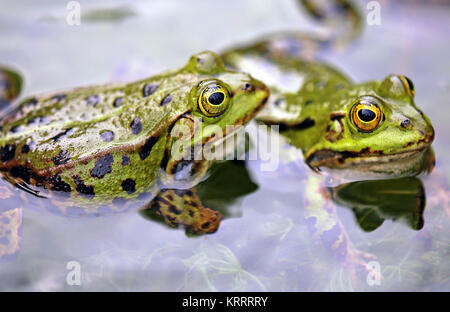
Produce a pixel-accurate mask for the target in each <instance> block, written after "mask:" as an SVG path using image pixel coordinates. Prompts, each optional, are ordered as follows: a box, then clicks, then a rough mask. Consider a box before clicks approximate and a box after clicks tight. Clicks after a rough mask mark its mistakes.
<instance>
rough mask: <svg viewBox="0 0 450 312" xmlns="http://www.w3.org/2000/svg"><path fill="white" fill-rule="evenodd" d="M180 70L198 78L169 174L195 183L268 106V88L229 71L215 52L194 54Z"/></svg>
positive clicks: (173, 143) (173, 136) (179, 124)
mask: <svg viewBox="0 0 450 312" xmlns="http://www.w3.org/2000/svg"><path fill="white" fill-rule="evenodd" d="M181 72H182V73H186V74H190V75H192V74H194V75H195V76H196V77H198V79H196V81H195V83H194V84H193V85H192V87H191V89H190V91H189V96H188V99H187V110H186V112H185V113H184V114H183V115H182V116H181V118H179V119H178V120H177V121H176V122H175V124H174V126H173V127H172V129H171V132H170V144H169V145H170V149H167V150H166V157H167V159H168V163H167V166H166V169H165V173H166V174H168V176H172V177H173V178H174V179H175V180H176V181H178V182H180V183H181V184H182V182H183V181H188V183H189V184H192V182H193V181H196V180H197V179H196V178H195V177H198V178H201V177H203V176H204V174H205V171H206V170H207V168H209V166H210V165H211V162H212V161H213V160H216V159H213V158H215V157H216V156H219V158H220V155H219V154H220V153H215V149H217V148H218V147H220V148H221V149H222V150H225V149H227V148H228V147H225V146H224V145H225V144H224V142H225V141H226V140H227V139H229V138H232V137H233V135H234V134H235V133H236V132H237V131H238V130H239V129H242V128H243V127H242V126H244V125H245V124H246V123H247V122H248V121H250V120H251V119H252V118H253V117H254V116H255V115H256V113H257V112H258V111H259V110H260V109H261V108H262V107H263V106H264V104H265V102H266V100H267V99H268V97H269V90H268V88H267V87H266V86H265V85H264V84H263V83H262V82H260V81H258V80H256V79H253V78H252V77H251V76H250V75H248V74H246V73H241V72H234V71H229V70H227V69H225V66H224V64H223V62H222V60H221V59H220V58H219V57H218V56H217V55H216V54H214V53H212V52H202V53H200V54H197V55H194V56H193V57H191V59H190V61H189V62H188V64H187V65H186V66H185V67H184V68H183V69H182V70H181ZM167 153H169V154H167ZM206 153H208V155H206ZM222 155H225V154H222ZM223 159H225V158H223ZM171 180H172V181H173V179H171ZM194 183H196V182H194ZM183 187H186V185H183Z"/></svg>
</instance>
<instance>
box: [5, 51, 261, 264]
mask: <svg viewBox="0 0 450 312" xmlns="http://www.w3.org/2000/svg"><path fill="white" fill-rule="evenodd" d="M3 77H5V78H4V80H5V81H7V82H8V85H16V84H14V83H10V82H14V78H15V76H12V75H10V73H9V72H7V71H4V76H3ZM5 85H6V84H5ZM16 93H17V92H16ZM5 94H7V93H6V92H5ZM8 94H9V93H8ZM11 98H12V97H11V96H10V97H4V99H5V101H9V100H11ZM267 98H268V89H267V88H266V87H265V85H264V84H262V83H261V82H259V81H257V80H255V79H253V78H251V77H250V76H249V75H247V74H244V73H239V72H232V71H228V70H225V67H224V65H223V63H222V61H221V60H220V59H219V58H218V56H217V55H215V54H214V53H212V52H203V53H200V54H197V55H194V56H192V57H191V59H190V61H189V62H188V63H187V65H186V66H185V67H183V68H182V69H180V70H178V71H169V72H167V73H164V74H161V75H159V76H154V77H151V78H148V79H145V80H141V81H138V82H134V83H130V84H126V85H106V86H93V87H86V88H79V89H75V90H71V91H67V92H64V93H58V94H50V95H42V96H37V97H32V98H28V99H25V100H24V101H23V102H21V103H20V104H19V105H18V106H17V107H15V108H12V109H11V110H10V111H9V112H7V113H6V114H4V115H3V116H2V118H1V122H0V126H1V135H0V170H1V174H2V177H3V179H5V180H6V181H8V182H10V183H11V185H14V186H16V187H18V188H20V189H22V190H25V191H27V192H28V193H33V194H34V195H37V196H39V197H45V198H47V199H49V200H46V201H45V203H43V205H44V206H48V205H49V203H51V204H52V205H51V206H52V207H51V208H50V209H51V210H52V211H56V212H60V213H62V214H64V215H74V214H75V215H87V214H94V215H101V214H106V213H109V212H113V211H122V210H124V209H127V208H130V207H139V206H142V205H144V204H145V203H149V202H150V204H149V209H153V210H154V211H155V212H156V213H158V214H160V215H161V216H162V217H163V218H164V219H165V221H166V222H167V223H168V224H170V225H173V226H178V225H185V226H186V227H187V228H188V229H189V230H190V231H192V232H194V233H209V232H214V231H215V230H216V229H217V227H218V224H219V222H220V215H219V214H218V213H217V212H216V211H214V210H211V209H208V208H206V207H204V206H203V205H202V204H201V202H200V201H199V198H198V196H197V195H196V193H195V189H192V187H194V186H195V185H196V184H197V183H198V182H199V181H201V179H202V178H203V177H204V175H205V173H206V171H207V169H208V168H209V167H210V165H211V163H212V160H206V159H205V158H204V157H195V158H194V157H190V158H189V157H182V156H188V155H187V154H189V155H190V154H191V153H192V150H193V148H194V146H198V145H200V146H205V145H209V146H214V145H215V144H222V143H223V141H224V140H225V139H226V137H227V135H228V136H230V135H233V132H232V133H227V131H231V130H230V129H232V128H230V127H229V126H239V125H244V124H246V123H247V122H248V121H249V120H251V119H252V118H253V117H254V115H255V114H256V113H257V112H258V111H259V110H260V109H261V108H262V107H263V105H264V104H265V102H266V100H267ZM200 119H201V121H202V122H200V121H199V120H200ZM180 125H182V126H184V127H185V128H184V130H186V129H187V130H191V131H185V132H184V133H183V129H182V128H179V129H178V131H176V132H174V131H175V129H177V128H176V127H177V126H180ZM209 125H215V127H214V128H212V127H209ZM199 127H201V128H199ZM197 128H199V129H197ZM218 129H219V130H220V133H217V131H218ZM186 133H187V134H190V135H191V136H188V137H186V136H180V134H183V135H184V134H186ZM198 134H200V135H198ZM180 140H183V143H184V145H185V146H188V147H189V148H185V149H183V150H182V151H179V150H178V149H172V146H174V144H176V143H177V142H178V143H180V142H179V141H180ZM183 152H185V153H187V154H186V155H184V154H180V153H183ZM189 159H192V160H189ZM197 159H199V160H197ZM169 188H171V189H169ZM2 190H3V192H2V195H1V196H2V197H7V196H8V194H12V192H9V193H8V190H7V189H6V185H5V186H2ZM155 196H156V197H155ZM152 199H153V200H152ZM34 202H36V201H35V200H31V201H30V200H29V201H28V202H27V206H28V205H30V206H31V205H33V204H34ZM38 204H42V201H39V203H38ZM180 204H181V206H180ZM2 208H3V207H2ZM9 208H13V207H9ZM11 211H12V210H11ZM11 211H6V212H5V211H2V212H3V214H2V217H1V218H2V221H4V222H0V224H1V226H0V237H1V242H2V244H0V248H1V249H0V256H1V255H2V254H7V253H10V254H11V253H13V252H14V251H15V250H16V249H17V248H18V246H17V239H10V238H11V236H17V234H15V233H17V231H18V229H17V225H18V224H20V220H17V219H19V218H20V213H17V212H16V213H13V212H11ZM11 218H13V219H14V221H11V222H8V219H9V220H11ZM11 232H12V233H11ZM8 234H9V235H10V237H8ZM4 242H6V243H5V244H3V243H4ZM11 244H12V246H11ZM5 246H6V247H5Z"/></svg>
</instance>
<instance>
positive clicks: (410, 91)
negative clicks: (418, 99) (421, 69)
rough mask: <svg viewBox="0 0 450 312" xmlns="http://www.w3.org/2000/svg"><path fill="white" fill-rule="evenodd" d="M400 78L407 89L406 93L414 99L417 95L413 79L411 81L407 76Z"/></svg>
mask: <svg viewBox="0 0 450 312" xmlns="http://www.w3.org/2000/svg"><path fill="white" fill-rule="evenodd" d="M398 77H399V78H400V80H401V81H402V84H403V86H404V87H405V89H406V91H407V92H408V94H409V95H410V96H411V97H414V94H416V90H415V89H414V84H413V82H412V81H411V79H409V78H408V77H406V76H402V75H400V76H398Z"/></svg>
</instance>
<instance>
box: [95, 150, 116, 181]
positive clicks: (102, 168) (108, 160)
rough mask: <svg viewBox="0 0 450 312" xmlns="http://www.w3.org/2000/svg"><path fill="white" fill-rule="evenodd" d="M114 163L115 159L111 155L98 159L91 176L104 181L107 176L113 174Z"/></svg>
mask: <svg viewBox="0 0 450 312" xmlns="http://www.w3.org/2000/svg"><path fill="white" fill-rule="evenodd" d="M113 162H114V157H113V156H112V155H111V154H107V155H105V156H102V157H100V158H98V159H97V160H96V161H95V166H94V168H93V169H92V170H91V176H92V177H94V178H98V179H102V178H103V177H104V176H105V175H106V174H108V173H111V171H112V163H113Z"/></svg>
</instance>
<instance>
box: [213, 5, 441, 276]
mask: <svg viewBox="0 0 450 312" xmlns="http://www.w3.org/2000/svg"><path fill="white" fill-rule="evenodd" d="M302 2H303V4H305V5H307V10H309V11H310V13H312V14H313V16H315V17H316V18H317V19H319V20H326V21H333V22H336V21H339V20H340V21H344V22H345V21H346V19H345V17H352V18H353V19H352V21H353V22H352V23H350V25H351V27H357V26H361V24H362V23H361V22H360V18H358V16H360V15H359V14H358V13H357V9H356V8H355V7H354V6H353V5H352V4H351V2H349V1H344V0H342V1H330V2H328V4H329V5H330V4H331V7H328V9H324V8H323V7H319V6H317V5H318V3H319V2H320V1H313V0H304V1H302ZM331 24H332V23H331ZM341 29H345V27H341ZM356 33H359V30H355V31H353V32H352V34H356ZM353 37H354V36H353V35H349V36H347V38H353ZM341 38H342V37H341ZM344 41H345V40H336V37H328V38H323V37H319V38H317V37H314V36H312V35H310V34H303V33H300V32H289V33H279V34H274V35H269V36H266V37H264V38H262V39H260V40H257V41H256V43H252V44H246V45H243V46H239V47H236V48H232V49H228V50H225V51H224V52H223V53H222V54H221V56H222V58H223V60H224V62H225V64H226V65H227V66H228V67H229V68H232V69H235V70H240V71H244V72H248V73H250V74H251V75H253V76H254V77H255V78H257V79H260V80H262V81H263V82H264V83H266V84H267V86H268V87H269V88H270V92H271V94H270V97H269V100H268V104H267V105H266V106H265V108H264V109H263V110H262V111H261V112H260V113H258V115H257V116H256V117H255V119H256V120H257V121H258V122H260V123H263V124H266V125H278V126H279V132H280V135H281V136H282V138H283V139H284V140H286V141H287V143H289V144H290V145H292V146H294V147H295V148H297V149H300V150H301V152H302V154H303V160H304V163H305V164H306V165H307V166H308V167H309V168H311V169H312V170H313V171H314V172H316V173H320V174H321V175H317V174H309V173H307V171H310V170H303V169H302V168H301V167H300V169H299V168H298V167H297V169H296V172H292V170H291V168H292V167H289V171H290V172H289V173H288V175H291V176H292V175H294V176H297V177H298V179H301V177H302V176H304V175H306V176H307V177H306V180H307V182H306V187H305V195H304V199H305V202H304V203H303V211H304V217H305V220H306V222H307V223H308V224H309V225H311V231H312V233H313V236H314V238H316V239H317V240H319V241H322V242H323V243H324V244H325V245H327V246H329V247H330V249H331V250H333V252H334V253H335V254H336V255H338V256H339V257H341V258H343V259H344V260H345V263H347V264H351V263H353V264H355V263H357V264H361V265H363V266H364V267H365V268H366V269H367V270H369V269H370V268H369V267H368V266H367V262H366V261H365V260H364V259H365V258H371V257H372V256H371V255H368V254H365V253H362V252H359V251H358V250H355V249H354V248H352V244H351V241H350V240H349V238H348V235H347V233H346V231H345V229H344V227H343V226H342V224H341V222H340V220H339V218H338V216H337V211H336V204H340V205H344V206H345V205H347V206H348V207H349V208H352V209H353V212H354V214H355V217H356V219H357V220H358V219H359V220H361V219H362V217H361V215H363V214H364V213H367V211H368V209H366V210H364V209H360V207H366V208H371V209H372V210H370V211H371V213H372V212H373V211H377V212H378V214H376V216H375V217H374V218H373V219H374V220H375V219H376V220H375V223H377V226H374V225H372V224H370V225H367V228H370V229H371V230H373V229H375V228H376V227H378V226H379V225H380V224H381V223H382V221H383V220H384V219H385V218H391V219H397V218H400V215H402V216H404V217H405V218H406V219H408V220H411V221H410V223H411V224H412V225H411V228H413V229H416V230H418V229H420V228H421V227H422V226H423V220H422V219H421V217H422V212H423V209H424V192H423V188H421V186H422V183H421V182H420V180H417V179H416V178H408V177H412V176H416V175H419V174H421V173H429V172H431V170H432V169H433V167H434V153H433V150H432V148H431V143H432V142H433V139H434V129H433V126H432V124H431V122H430V120H429V118H428V117H427V116H426V115H425V114H424V113H423V111H422V110H421V109H420V108H418V107H417V105H416V104H415V102H414V96H415V88H414V84H413V82H412V80H411V79H410V78H408V77H406V76H404V75H398V74H389V75H387V76H386V77H385V78H384V79H382V80H373V81H368V82H363V83H354V82H353V81H351V79H349V77H348V76H347V75H346V74H344V73H343V72H341V71H340V70H338V69H336V68H335V67H333V66H331V65H329V64H327V63H326V62H324V61H323V60H318V58H317V57H316V54H317V53H316V52H317V51H320V50H321V49H327V48H330V47H334V46H337V47H340V48H342V43H343V42H344ZM275 174H277V173H275ZM324 177H326V178H324ZM398 178H402V179H406V180H398V181H393V182H391V181H390V180H379V181H381V182H380V183H381V184H383V182H384V184H386V185H387V184H394V185H396V186H397V187H392V188H391V189H389V190H386V189H385V188H380V187H379V186H380V183H378V182H371V181H366V183H362V184H361V183H359V184H358V182H354V183H357V184H356V185H352V184H351V183H350V184H345V185H342V186H340V187H339V184H341V183H348V182H352V181H360V180H372V179H398ZM410 179H412V181H411V180H410ZM386 181H388V182H386ZM360 185H363V186H364V187H359V186H360ZM360 189H364V192H365V193H364V194H365V195H367V196H369V197H370V196H371V195H373V194H376V196H377V198H376V199H375V200H374V201H368V198H365V197H364V194H362V195H361V196H360V197H362V198H358V196H353V197H352V196H350V195H349V194H352V192H353V191H355V190H360ZM368 190H372V192H369V191H368ZM377 190H378V191H377ZM389 192H393V193H396V194H397V195H399V196H398V197H395V196H394V197H395V198H396V199H395V200H396V201H395V202H398V198H400V200H403V201H404V200H405V198H408V199H409V201H408V203H409V204H408V205H405V207H404V211H401V212H396V211H392V212H390V213H389V212H387V213H386V209H377V208H376V207H378V208H385V206H386V205H384V203H383V202H380V199H379V198H380V196H384V197H383V198H388V197H389V196H391V195H388V194H390V193H389ZM403 192H404V195H403V196H400V194H402V193H403ZM386 196H388V197H386ZM389 198H390V197H389ZM417 198H422V199H423V200H417ZM377 199H378V201H377ZM367 202H370V203H371V206H370V207H369V206H368V205H367ZM377 205H378V206H377ZM383 205H384V206H383ZM390 207H391V206H390ZM389 209H390V208H388V209H387V210H389ZM380 214H381V216H380ZM392 216H395V217H392ZM360 224H361V226H362V227H363V229H364V226H366V224H363V223H362V222H360ZM330 233H333V235H334V236H333V238H331V239H330Z"/></svg>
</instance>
